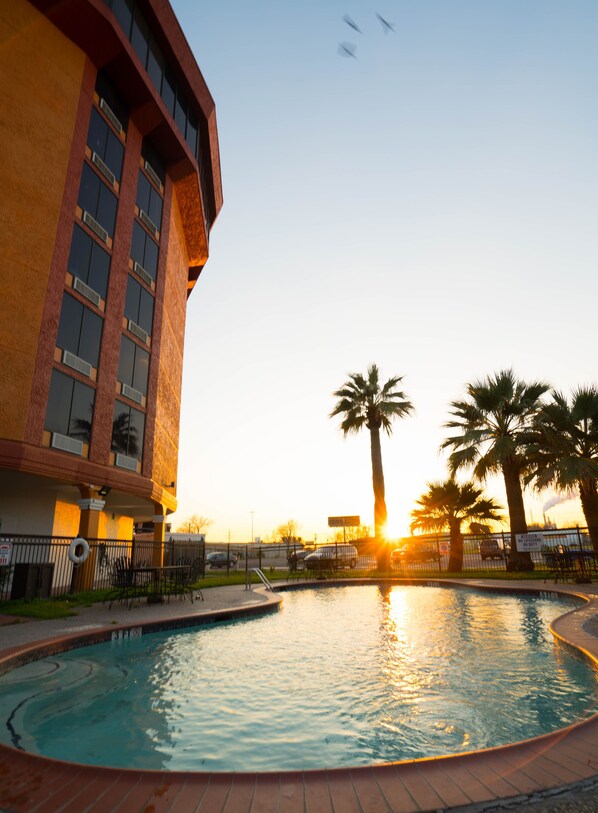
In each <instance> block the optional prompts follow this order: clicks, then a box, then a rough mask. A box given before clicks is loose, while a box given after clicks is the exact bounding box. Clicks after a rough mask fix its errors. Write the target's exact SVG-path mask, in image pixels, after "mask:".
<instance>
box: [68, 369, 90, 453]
mask: <svg viewBox="0 0 598 813" xmlns="http://www.w3.org/2000/svg"><path fill="white" fill-rule="evenodd" d="M94 399H95V391H94V390H93V389H92V388H91V387H86V386H85V384H82V383H81V382H80V381H75V380H73V400H72V402H71V419H70V422H69V435H70V436H71V437H73V438H78V439H79V440H82V441H83V442H84V443H89V441H90V439H91V423H92V419H93V402H94Z"/></svg>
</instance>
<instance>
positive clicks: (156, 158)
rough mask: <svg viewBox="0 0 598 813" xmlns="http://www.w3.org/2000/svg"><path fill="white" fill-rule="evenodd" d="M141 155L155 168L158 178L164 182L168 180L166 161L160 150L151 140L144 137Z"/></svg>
mask: <svg viewBox="0 0 598 813" xmlns="http://www.w3.org/2000/svg"><path fill="white" fill-rule="evenodd" d="M141 155H142V156H143V158H144V160H145V161H147V162H148V164H149V165H150V166H151V168H152V169H153V170H154V172H155V173H156V175H157V176H158V178H160V180H161V181H162V184H164V182H165V181H166V170H165V168H164V161H163V160H162V157H161V156H160V153H159V152H158V150H157V149H156V148H155V147H154V145H153V144H152V143H151V141H148V140H147V139H144V141H143V146H142V147H141Z"/></svg>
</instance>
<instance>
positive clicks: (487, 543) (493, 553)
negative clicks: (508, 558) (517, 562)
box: [480, 539, 505, 560]
mask: <svg viewBox="0 0 598 813" xmlns="http://www.w3.org/2000/svg"><path fill="white" fill-rule="evenodd" d="M480 556H481V557H482V559H484V560H485V559H504V558H505V551H504V549H503V547H502V545H501V544H500V542H499V541H498V539H482V541H481V542H480Z"/></svg>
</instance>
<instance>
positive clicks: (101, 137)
mask: <svg viewBox="0 0 598 813" xmlns="http://www.w3.org/2000/svg"><path fill="white" fill-rule="evenodd" d="M87 144H88V145H89V147H90V149H91V150H93V151H94V152H96V153H97V154H98V155H99V157H100V158H101V159H102V161H103V162H104V163H105V164H106V166H107V167H108V169H109V170H110V171H111V172H112V174H113V175H114V176H115V178H116V180H117V181H118V182H119V183H120V173H121V170H122V164H123V155H124V152H125V148H124V146H123V143H122V141H121V140H120V138H119V137H118V136H116V135H115V134H114V133H113V132H112V130H111V129H110V127H109V126H108V124H107V123H106V121H105V120H104V119H103V118H102V116H101V115H100V113H98V111H97V110H96V109H95V107H94V108H93V109H92V111H91V119H90V122H89V132H88V135H87Z"/></svg>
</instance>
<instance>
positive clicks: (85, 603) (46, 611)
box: [0, 569, 546, 620]
mask: <svg viewBox="0 0 598 813" xmlns="http://www.w3.org/2000/svg"><path fill="white" fill-rule="evenodd" d="M265 575H266V576H267V578H268V579H270V581H281V580H282V581H286V580H287V579H289V577H293V576H294V577H295V578H296V579H297V580H298V581H299V580H303V579H306V578H315V577H316V576H317V574H311V573H306V572H305V571H300V572H299V573H295V574H291V573H289V572H288V571H286V570H272V571H270V570H269V569H265ZM364 577H365V578H388V577H390V578H392V579H395V580H397V581H401V580H402V579H408V580H412V579H429V580H430V581H438V579H439V578H444V579H446V578H450V579H500V580H501V581H522V580H534V581H538V580H542V581H543V580H544V579H545V578H546V572H545V571H542V570H540V571H533V572H531V573H508V572H507V571H505V570H496V571H488V570H468V571H467V572H466V573H442V574H439V573H438V571H436V570H424V569H421V570H419V569H418V570H413V571H410V572H399V571H392V572H391V573H387V574H380V573H378V572H377V571H375V570H369V571H357V572H356V571H354V570H350V571H349V570H341V571H339V572H338V573H335V574H334V578H335V579H337V578H341V579H345V580H347V581H350V580H351V579H352V578H364ZM251 582H252V584H258V583H259V579H258V577H257V576H256V575H255V574H253V573H252V574H251ZM232 584H245V572H244V571H233V572H231V573H229V575H228V576H227V575H226V574H225V573H222V574H211V573H209V574H207V575H206V576H205V577H204V578H202V579H201V581H200V582H199V584H198V586H200V587H201V589H202V590H207V589H209V588H210V587H221V586H224V585H232ZM109 592H110V590H109V589H105V590H89V591H87V592H85V593H73V594H72V595H62V596H56V597H55V598H51V599H42V598H34V599H29V600H27V599H15V600H13V601H0V615H14V616H21V617H25V618H32V619H40V620H41V619H53V618H66V617H68V616H72V615H77V614H78V610H79V608H80V607H91V606H92V605H93V604H98V603H100V602H102V601H103V600H104V599H105V598H106V596H107V595H108V593H109Z"/></svg>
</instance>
